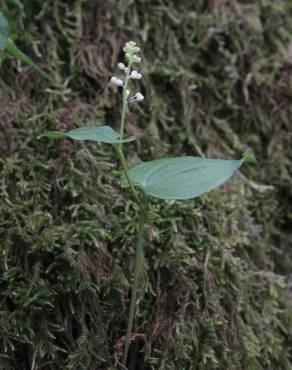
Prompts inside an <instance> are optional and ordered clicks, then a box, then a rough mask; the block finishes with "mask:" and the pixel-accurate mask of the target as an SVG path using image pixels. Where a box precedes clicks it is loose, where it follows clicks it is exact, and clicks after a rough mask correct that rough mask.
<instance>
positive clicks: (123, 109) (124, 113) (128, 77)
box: [120, 63, 131, 139]
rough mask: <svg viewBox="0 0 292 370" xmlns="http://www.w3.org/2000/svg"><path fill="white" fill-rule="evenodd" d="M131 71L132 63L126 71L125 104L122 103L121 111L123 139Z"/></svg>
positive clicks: (121, 135) (121, 134)
mask: <svg viewBox="0 0 292 370" xmlns="http://www.w3.org/2000/svg"><path fill="white" fill-rule="evenodd" d="M130 73H131V63H129V65H128V70H127V73H126V77H125V81H124V85H123V104H122V112H121V128H120V138H121V139H122V138H123V136H124V130H125V118H126V112H127V105H128V104H127V103H128V102H127V100H128V96H127V90H128V84H129V79H130Z"/></svg>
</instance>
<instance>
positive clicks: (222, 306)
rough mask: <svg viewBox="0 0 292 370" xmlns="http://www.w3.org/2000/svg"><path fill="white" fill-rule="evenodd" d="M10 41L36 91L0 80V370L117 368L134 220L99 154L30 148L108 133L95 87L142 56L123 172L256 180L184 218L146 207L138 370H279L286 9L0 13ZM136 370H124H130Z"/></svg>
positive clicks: (46, 5)
mask: <svg viewBox="0 0 292 370" xmlns="http://www.w3.org/2000/svg"><path fill="white" fill-rule="evenodd" d="M1 6H2V8H3V10H4V12H5V14H6V15H7V16H8V18H9V21H10V24H11V31H12V34H13V38H14V39H15V41H16V43H17V44H18V46H19V47H21V48H22V49H23V50H24V51H26V52H27V53H28V54H29V55H30V56H31V57H32V58H33V59H34V60H35V61H39V62H40V64H41V65H42V66H43V68H45V69H46V70H47V71H48V73H49V74H50V76H51V81H49V82H48V81H45V80H44V79H43V78H42V77H41V76H39V75H38V74H37V73H36V72H35V71H33V70H31V69H30V68H29V67H26V66H24V65H20V64H18V63H17V62H15V61H14V60H6V59H5V60H4V61H3V63H2V66H1V72H0V73H1V82H0V84H1V90H0V107H1V109H0V117H1V120H0V147H1V155H0V171H1V177H0V186H1V194H0V196H1V202H0V237H1V255H0V273H1V276H0V327H1V330H0V368H1V369H5V370H6V369H13V370H14V369H15V370H28V369H31V370H36V369H45V370H49V369H54V370H56V369H65V370H69V369H73V370H97V369H99V370H102V369H103V370H105V369H113V368H115V359H114V358H115V356H118V354H119V353H118V352H119V343H120V340H121V338H122V336H123V335H124V333H125V328H126V321H127V314H128V305H129V278H130V275H131V271H132V264H133V255H134V244H135V219H136V216H137V209H136V207H135V204H134V202H132V200H131V195H130V193H129V192H128V190H127V189H126V188H123V187H121V185H120V181H119V168H118V167H117V164H116V163H117V161H116V157H115V154H114V152H113V151H112V149H111V148H110V147H109V146H106V145H98V146H96V145H92V144H88V143H87V144H83V143H73V142H71V141H70V142H69V141H66V140H65V141H61V142H60V141H48V140H45V139H43V140H42V141H40V140H37V136H38V135H40V134H41V133H43V132H44V131H45V130H47V129H56V128H58V129H72V128H76V127H79V126H83V125H86V124H87V123H88V122H106V123H109V124H113V126H114V127H117V125H118V119H119V104H120V101H119V94H116V93H115V92H114V90H113V89H112V88H109V87H108V81H109V79H110V76H111V75H112V74H113V72H114V71H115V68H116V63H117V62H118V61H119V60H120V59H119V58H120V56H121V54H120V52H121V48H122V45H123V44H124V42H125V41H128V40H129V39H132V40H134V41H136V42H138V43H139V44H140V45H141V47H142V57H143V73H144V78H143V80H142V92H143V93H145V96H146V101H145V103H143V105H137V106H135V108H134V109H133V110H132V112H131V114H130V117H129V120H128V123H127V131H128V133H129V134H135V135H137V136H138V137H139V138H140V140H139V141H138V142H136V143H133V144H130V145H128V146H127V156H128V158H129V161H130V163H132V164H133V163H136V162H138V161H140V160H150V159H154V158H157V157H162V156H171V155H185V154H188V155H206V156H209V157H217V158H222V157H224V158H239V157H240V156H241V155H242V154H243V153H245V152H248V153H251V154H253V155H254V156H255V157H256V158H257V160H258V163H257V165H255V166H245V167H244V168H243V170H242V173H241V174H239V175H238V176H236V177H234V178H233V179H232V181H230V182H228V183H227V184H226V185H225V186H224V187H222V188H220V189H218V190H216V191H213V192H210V193H209V194H208V195H206V196H204V197H202V198H200V199H196V200H194V201H188V202H160V201H153V202H152V203H151V207H150V213H149V218H148V227H147V241H146V245H145V260H144V264H143V278H142V279H141V286H143V289H141V291H140V297H141V299H140V300H139V308H138V310H137V319H136V324H135V334H136V336H135V338H136V340H135V341H134V343H133V345H132V349H131V351H132V357H133V356H134V354H135V353H136V357H137V361H136V362H137V363H139V366H138V365H137V366H136V367H135V368H136V369H138V368H139V369H145V370H146V369H151V370H152V369H153V370H154V369H155V370H158V369H159V370H178V369H179V370H213V369H214V370H215V369H222V370H223V369H224V370H291V369H292V356H291V348H292V304H291V263H292V252H291V244H292V235H291V222H292V191H291V189H292V187H291V184H292V172H291V164H292V149H291V126H292V123H291V117H292V114H291V113H292V104H291V96H292V94H291V93H292V84H291V81H292V75H291V65H292V52H291V50H292V49H291V45H292V23H291V16H292V3H291V1H290V0H286V1H285V0H277V1H273V0H262V1H256V0H254V1H252V0H250V1H236V0H229V1H227V0H226V1H224V0H213V1H211V0H210V1H207V0H205V1H204V0H198V1H191V0H185V1H182V0H181V1H166V0H164V1H163V0H160V1H159V0H156V1H154V0H153V1H152V0H150V1H142V0H141V1H132V0H121V1H113V0H109V1H101V0H91V1H82V0H67V1H59V0H54V1H53V0H43V1H40V0H24V1H19V0H6V1H5V0H2V1H1ZM129 368H130V369H131V370H133V366H132V365H131V364H129Z"/></svg>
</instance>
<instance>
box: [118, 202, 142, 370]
mask: <svg viewBox="0 0 292 370" xmlns="http://www.w3.org/2000/svg"><path fill="white" fill-rule="evenodd" d="M147 207H148V200H147V197H146V196H145V197H144V198H143V201H142V202H141V204H140V216H139V224H138V239H137V246H136V255H135V271H134V280H133V284H132V290H131V303H130V312H129V319H128V328H127V334H126V340H125V348H124V353H123V362H122V363H123V365H124V366H125V365H126V363H127V358H128V352H129V346H130V342H131V335H132V330H133V322H134V317H135V308H136V304H137V290H138V282H139V276H140V272H141V266H142V257H143V243H144V225H145V217H146V213H147Z"/></svg>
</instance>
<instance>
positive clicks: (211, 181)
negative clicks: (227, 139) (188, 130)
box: [129, 157, 245, 199]
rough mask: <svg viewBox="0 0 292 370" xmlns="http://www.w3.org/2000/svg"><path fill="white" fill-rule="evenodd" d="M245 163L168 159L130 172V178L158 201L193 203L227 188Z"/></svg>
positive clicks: (204, 159)
mask: <svg viewBox="0 0 292 370" xmlns="http://www.w3.org/2000/svg"><path fill="white" fill-rule="evenodd" d="M244 160H245V159H244V158H243V159H241V160H221V159H206V158H200V157H176V158H166V159H161V160H156V161H151V162H145V163H141V164H139V165H137V166H135V167H133V168H131V169H130V171H129V177H130V178H131V180H132V181H133V182H134V183H135V184H137V185H138V186H140V187H141V189H142V190H143V191H144V192H145V193H147V194H149V195H151V196H153V197H155V198H159V199H190V198H195V197H198V196H199V195H201V194H203V193H206V192H207V191H209V190H212V189H214V188H216V187H217V186H220V185H222V184H224V182H225V181H227V180H228V179H229V178H230V177H231V176H232V175H233V174H234V173H235V172H236V170H238V169H239V167H240V166H241V165H242V163H243V162H244Z"/></svg>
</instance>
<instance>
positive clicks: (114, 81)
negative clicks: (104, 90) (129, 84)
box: [110, 76, 124, 86]
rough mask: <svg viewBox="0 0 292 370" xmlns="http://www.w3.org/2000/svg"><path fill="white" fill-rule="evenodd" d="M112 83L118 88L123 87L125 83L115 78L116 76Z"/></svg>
mask: <svg viewBox="0 0 292 370" xmlns="http://www.w3.org/2000/svg"><path fill="white" fill-rule="evenodd" d="M110 82H111V83H112V84H114V85H116V86H123V83H124V81H123V80H120V79H119V78H117V77H114V76H113V77H112V78H111V81H110Z"/></svg>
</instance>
